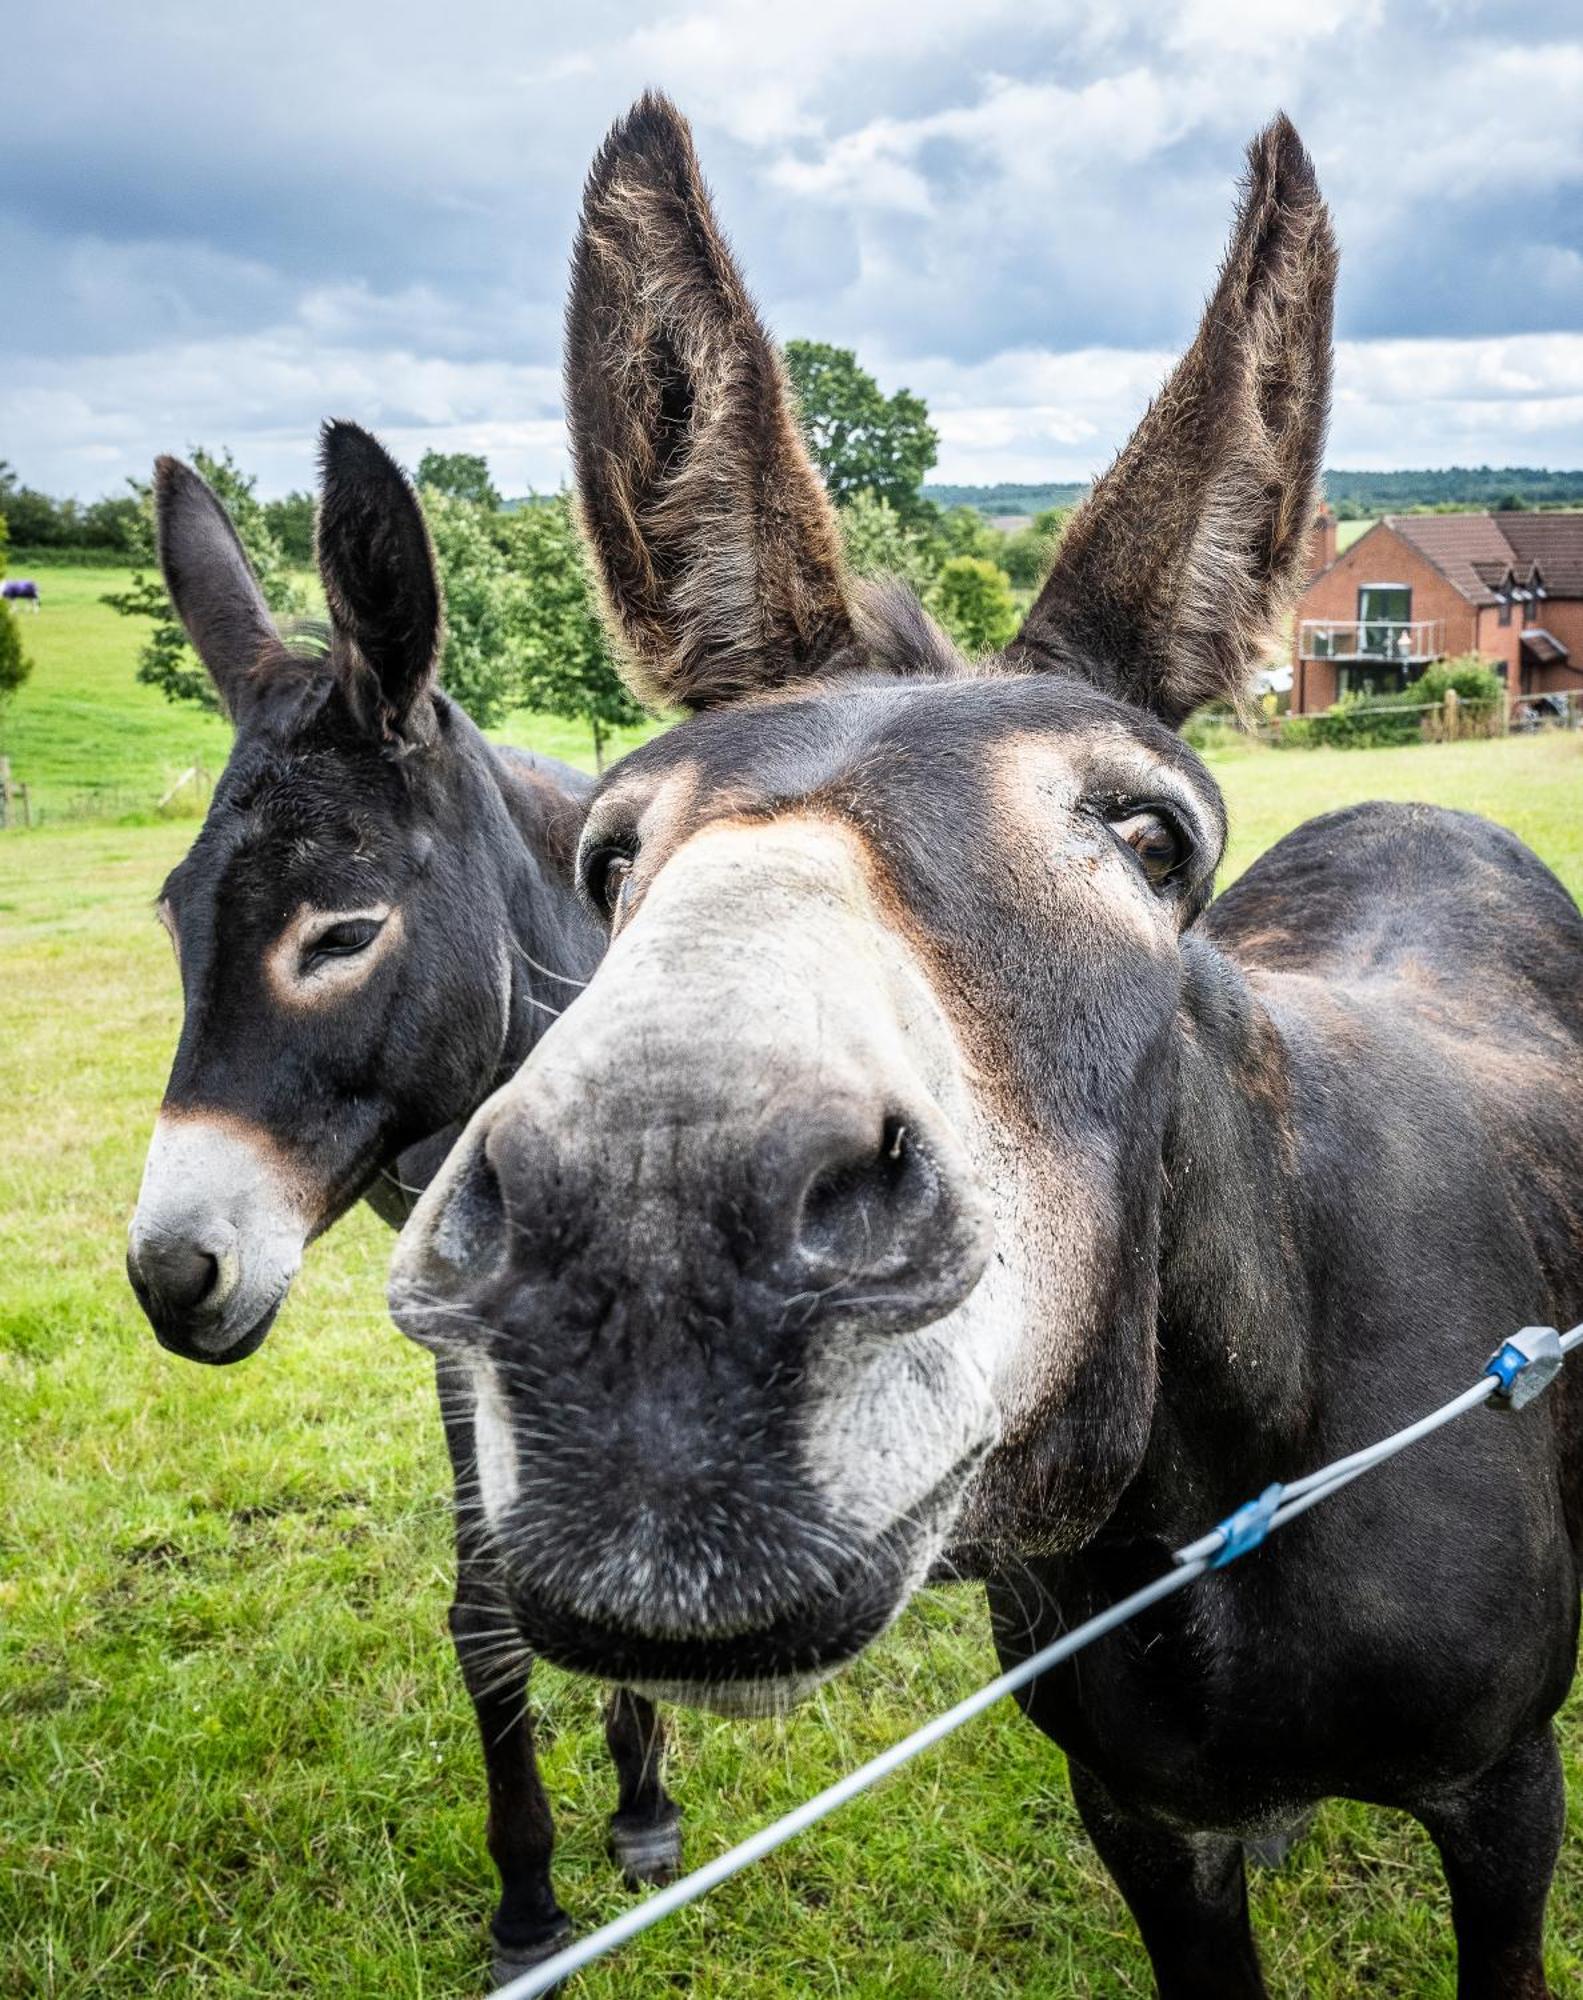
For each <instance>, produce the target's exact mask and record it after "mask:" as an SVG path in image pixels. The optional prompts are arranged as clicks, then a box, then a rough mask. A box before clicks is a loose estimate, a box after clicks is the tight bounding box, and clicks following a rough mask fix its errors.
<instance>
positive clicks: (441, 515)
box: [421, 454, 524, 729]
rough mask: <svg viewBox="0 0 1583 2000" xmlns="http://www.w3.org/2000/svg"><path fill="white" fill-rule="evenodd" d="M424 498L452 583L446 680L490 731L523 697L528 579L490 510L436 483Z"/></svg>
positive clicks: (447, 584) (443, 659) (446, 578)
mask: <svg viewBox="0 0 1583 2000" xmlns="http://www.w3.org/2000/svg"><path fill="white" fill-rule="evenodd" d="M431 455H432V454H431ZM421 497H422V501H423V512H424V518H425V519H426V520H427V521H428V524H429V535H430V538H431V539H432V540H433V543H434V553H435V558H436V560H437V562H438V564H439V570H440V581H441V583H442V585H443V586H444V589H445V650H444V652H443V653H442V654H441V655H440V682H441V685H442V686H443V687H444V688H445V689H446V691H447V693H449V694H451V695H454V696H455V698H456V699H457V700H458V701H459V702H460V703H461V704H462V706H463V708H465V709H466V710H467V713H468V714H469V715H470V716H471V717H472V718H473V720H474V721H475V722H476V723H477V724H478V725H479V727H480V728H483V729H487V728H489V727H490V726H491V725H492V724H494V723H496V722H498V721H499V720H500V718H501V717H502V716H503V715H505V714H507V713H508V711H509V710H511V709H513V708H520V707H521V706H522V702H523V680H524V675H523V648H522V640H521V631H522V621H523V598H524V591H523V586H522V582H521V580H520V578H518V577H517V576H516V575H515V574H514V573H513V570H512V566H511V564H510V562H509V561H508V559H507V556H506V553H505V550H504V549H503V548H502V547H501V544H500V539H499V537H498V535H497V534H495V533H494V532H493V530H494V528H495V526H496V519H495V516H494V515H492V514H491V513H490V512H489V511H488V510H487V509H486V508H484V507H481V506H479V505H478V504H477V503H476V502H474V501H472V500H465V499H460V498H458V497H457V496H456V495H455V494H451V493H443V492H441V491H440V490H439V488H438V487H434V486H425V487H423V488H422V491H421Z"/></svg>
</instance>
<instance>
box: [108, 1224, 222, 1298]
mask: <svg viewBox="0 0 1583 2000" xmlns="http://www.w3.org/2000/svg"><path fill="white" fill-rule="evenodd" d="M126 1268H127V1276H128V1277H129V1278H130V1279H131V1281H132V1289H133V1290H134V1291H135V1292H136V1293H137V1295H138V1298H139V1299H140V1300H142V1302H143V1303H144V1305H145V1306H152V1307H153V1308H154V1309H155V1310H156V1311H158V1312H161V1313H166V1314H170V1313H190V1312H192V1311H193V1310H195V1308H196V1307H198V1306H201V1305H202V1304H203V1302H204V1300H205V1299H206V1298H207V1297H208V1296H209V1294H210V1293H211V1292H212V1291H213V1290H214V1288H215V1285H216V1283H217V1281H218V1279H219V1276H220V1264H219V1259H218V1258H215V1257H211V1256H210V1254H209V1252H208V1251H207V1250H200V1249H198V1248H197V1246H196V1245H195V1244H192V1243H183V1242H181V1241H180V1240H179V1239H171V1240H167V1241H161V1242H155V1243H148V1244H144V1245H142V1246H141V1247H140V1248H139V1249H138V1250H136V1251H130V1252H128V1254H127V1260H126Z"/></svg>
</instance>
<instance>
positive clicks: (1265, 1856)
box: [1242, 1812, 1314, 1868]
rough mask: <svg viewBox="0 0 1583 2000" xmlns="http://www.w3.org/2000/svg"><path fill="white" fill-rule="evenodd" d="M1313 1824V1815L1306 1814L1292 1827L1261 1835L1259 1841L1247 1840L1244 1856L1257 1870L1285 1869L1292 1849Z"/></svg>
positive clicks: (1293, 1823)
mask: <svg viewBox="0 0 1583 2000" xmlns="http://www.w3.org/2000/svg"><path fill="white" fill-rule="evenodd" d="M1313 1823H1314V1816H1313V1814H1312V1813H1311V1812H1306V1813H1304V1814H1303V1816H1302V1818H1301V1819H1298V1820H1293V1822H1292V1824H1291V1825H1290V1826H1283V1827H1281V1828H1279V1829H1278V1830H1277V1831H1276V1832H1275V1833H1266V1834H1261V1835H1260V1837H1259V1838H1258V1839H1257V1840H1245V1841H1244V1842H1243V1843H1242V1852H1243V1855H1244V1857H1245V1858H1246V1859H1247V1860H1248V1861H1251V1862H1252V1864H1253V1866H1254V1867H1255V1868H1284V1867H1285V1866H1286V1863H1287V1859H1288V1857H1289V1856H1290V1854H1291V1851H1292V1849H1293V1848H1294V1847H1295V1846H1296V1845H1297V1843H1298V1842H1299V1841H1300V1840H1301V1839H1302V1838H1303V1836H1304V1834H1306V1833H1307V1831H1308V1829H1309V1828H1310V1827H1311V1826H1312V1825H1313Z"/></svg>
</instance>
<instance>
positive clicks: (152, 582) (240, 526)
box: [103, 447, 308, 708]
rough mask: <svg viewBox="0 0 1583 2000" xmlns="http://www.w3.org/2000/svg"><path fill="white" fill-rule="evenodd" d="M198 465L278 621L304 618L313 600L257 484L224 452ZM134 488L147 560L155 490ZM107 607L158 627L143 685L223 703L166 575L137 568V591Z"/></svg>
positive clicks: (141, 659)
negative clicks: (267, 512)
mask: <svg viewBox="0 0 1583 2000" xmlns="http://www.w3.org/2000/svg"><path fill="white" fill-rule="evenodd" d="M192 462H193V464H194V465H195V466H196V467H197V469H198V470H199V472H201V473H202V474H203V476H204V478H205V479H207V480H208V482H209V484H210V485H211V486H212V487H213V488H214V490H215V492H216V493H217V494H218V495H219V497H220V499H221V501H222V502H223V503H224V506H225V510H226V512H227V513H228V514H229V515H230V517H231V521H232V525H233V526H234V527H235V529H236V532H237V535H238V536H239V538H240V539H241V543H242V546H243V548H244V549H245V550H246V551H247V557H248V561H249V562H250V563H251V564H252V565H253V573H254V575H255V576H257V578H258V582H259V588H260V589H261V590H262V591H263V593H264V602H265V603H266V604H267V605H268V606H269V608H270V610H271V611H272V612H274V614H275V616H276V617H277V618H290V617H300V616H301V614H302V613H303V612H304V611H306V610H307V608H308V606H307V599H306V598H305V597H304V595H303V593H302V591H301V590H300V589H299V588H298V586H297V583H296V581H295V579H294V578H293V577H292V574H291V571H290V569H289V568H288V566H287V563H286V558H285V555H284V553H283V551H282V549H281V546H280V544H279V542H277V541H276V539H275V537H274V535H273V534H272V533H271V532H270V527H269V523H268V521H267V520H266V519H265V517H264V507H263V503H262V502H261V501H260V500H258V499H256V498H255V497H254V494H253V487H254V485H255V484H256V482H255V481H254V480H253V479H252V478H250V477H249V476H248V475H247V474H246V473H244V472H243V471H242V470H241V468H240V467H239V466H238V465H237V463H236V460H235V459H234V458H232V456H231V454H230V452H229V451H227V450H224V449H222V450H221V452H220V454H219V456H218V457H216V456H215V454H214V453H212V452H208V451H204V450H203V449H202V448H201V447H200V448H199V449H198V450H196V451H194V452H193V454H192ZM132 488H133V491H134V493H136V495H137V496H138V501H139V506H140V519H141V522H142V526H141V529H140V530H139V534H140V537H141V539H142V542H143V548H144V551H145V554H144V559H145V560H147V559H148V555H149V553H150V552H151V551H152V547H153V540H152V536H153V519H154V495H153V488H152V487H151V486H149V485H146V484H143V483H142V482H139V481H133V482H132ZM103 602H104V603H106V604H108V605H109V606H110V607H111V609H112V610H115V611H119V612H121V613H122V614H123V616H125V617H128V618H147V619H150V620H151V621H152V623H153V626H154V630H153V633H152V634H151V636H150V637H149V639H148V641H147V643H146V644H145V645H144V647H143V650H142V652H141V653H140V654H139V655H138V662H137V677H138V679H139V680H140V681H143V682H145V683H146V684H147V685H148V686H150V687H157V688H159V689H160V690H161V691H162V692H163V693H164V695H165V698H166V700H167V701H193V702H196V703H197V704H198V705H199V707H201V708H218V707H219V706H220V701H219V696H218V695H217V694H216V693H215V689H214V683H213V681H211V680H210V678H209V675H208V673H207V671H206V670H205V668H204V666H203V663H202V662H201V661H200V660H199V658H198V656H197V654H196V653H194V652H193V650H192V648H191V647H190V646H189V645H188V644H187V634H186V632H185V631H184V630H183V629H182V623H181V620H180V619H179V618H178V617H177V616H176V611H175V607H174V606H173V605H172V603H171V601H170V597H169V594H168V593H167V591H166V589H165V585H164V582H163V580H162V579H161V578H160V577H159V576H157V575H154V574H147V575H145V574H144V573H143V572H142V571H141V570H137V571H134V572H133V575H132V582H131V586H130V588H128V589H126V590H124V591H110V592H107V593H106V595H105V597H104V599H103Z"/></svg>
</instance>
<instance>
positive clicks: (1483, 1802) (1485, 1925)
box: [1414, 1724, 1566, 2000]
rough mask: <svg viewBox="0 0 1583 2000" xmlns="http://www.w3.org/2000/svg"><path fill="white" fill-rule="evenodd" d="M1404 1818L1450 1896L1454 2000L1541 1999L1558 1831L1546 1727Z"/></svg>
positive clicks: (1561, 1808)
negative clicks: (1432, 1855) (1418, 1823)
mask: <svg viewBox="0 0 1583 2000" xmlns="http://www.w3.org/2000/svg"><path fill="white" fill-rule="evenodd" d="M1414 1810H1415V1813H1416V1816H1417V1817H1418V1818H1419V1819H1420V1820H1422V1822H1423V1824H1424V1825H1425V1826H1426V1827H1427V1828H1428V1829H1429V1834H1430V1838H1431V1839H1432V1840H1433V1841H1434V1843H1435V1845H1436V1847H1438V1848H1439V1850H1440V1859H1441V1862H1442V1863H1443V1864H1444V1867H1445V1871H1446V1881H1447V1883H1448V1885H1449V1886H1450V1889H1451V1921H1452V1923H1453V1925H1454V1926H1455V1928H1456V1934H1457V2000H1550V1988H1549V1987H1548V1986H1547V1985H1546V1983H1545V1968H1544V1922H1545V1901H1546V1899H1547V1897H1548V1896H1549V1894H1550V1879H1551V1877H1552V1876H1553V1875H1554V1873H1555V1868H1556V1862H1557V1860H1558V1859H1559V1857H1560V1853H1561V1840H1562V1835H1563V1832H1564V1830H1565V1825H1566V1787H1565V1784H1564V1782H1563V1780H1562V1775H1561V1756H1560V1752H1559V1751H1558V1750H1557V1748H1556V1740H1555V1732H1554V1731H1553V1730H1552V1729H1551V1728H1550V1726H1549V1725H1548V1724H1546V1725H1545V1727H1544V1728H1543V1729H1541V1730H1539V1731H1537V1732H1536V1733H1535V1734H1534V1735H1532V1736H1525V1737H1523V1738H1522V1739H1521V1740H1520V1741H1519V1742H1518V1743H1516V1744H1515V1745H1514V1746H1513V1747H1512V1748H1511V1749H1510V1750H1509V1751H1508V1752H1507V1753H1506V1755H1505V1756H1504V1757H1503V1758H1502V1759H1501V1760H1500V1762H1499V1763H1498V1764H1495V1765H1493V1766H1492V1767H1491V1768H1490V1769H1489V1770H1488V1771H1486V1772H1484V1773H1483V1775H1482V1776H1480V1777H1478V1778H1476V1779H1475V1780H1474V1781H1473V1782H1472V1784H1470V1785H1466V1786H1464V1787H1462V1788H1461V1789H1460V1790H1458V1791H1457V1792H1455V1793H1454V1794H1451V1795H1450V1796H1448V1797H1444V1798H1439V1799H1436V1800H1435V1801H1434V1802H1433V1804H1432V1805H1429V1806H1425V1807H1422V1808H1417V1807H1415V1808H1414Z"/></svg>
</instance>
